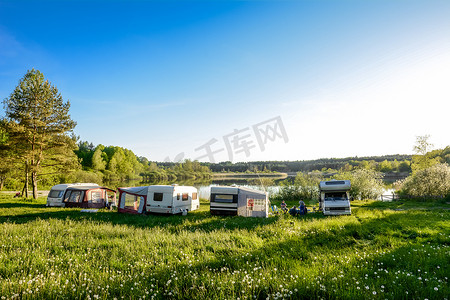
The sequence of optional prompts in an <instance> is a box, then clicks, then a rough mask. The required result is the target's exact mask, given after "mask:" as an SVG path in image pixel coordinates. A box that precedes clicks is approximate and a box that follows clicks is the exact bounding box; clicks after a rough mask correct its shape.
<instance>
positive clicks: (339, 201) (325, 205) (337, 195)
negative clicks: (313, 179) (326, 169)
mask: <svg viewBox="0 0 450 300" xmlns="http://www.w3.org/2000/svg"><path fill="white" fill-rule="evenodd" d="M350 187H351V184H350V180H330V181H321V182H320V184H319V190H320V199H319V210H320V211H322V212H323V214H324V215H350V214H351V213H352V211H351V208H350V200H349V194H348V191H349V190H350Z"/></svg>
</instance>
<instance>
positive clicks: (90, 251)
mask: <svg viewBox="0 0 450 300" xmlns="http://www.w3.org/2000/svg"><path fill="white" fill-rule="evenodd" d="M44 204H45V199H39V200H37V201H33V202H28V201H24V200H20V199H13V198H12V196H10V195H0V295H1V296H2V297H4V298H2V299H5V298H6V299H12V298H22V299H32V298H33V299H34V298H46V299H47V298H49V299H59V298H61V299H65V298H69V299H72V298H75V299H78V298H79V299H85V298H91V299H97V298H98V299H114V298H117V299H121V298H126V299H130V298H131V299H139V298H142V299H149V298H150V299H151V298H154V299H163V298H164V299H194V298H195V299H237V298H239V299H266V298H270V299H276V298H277V299H282V298H285V299H289V298H291V299H302V298H305V299H311V298H313V299H315V298H317V299H318V298H322V299H425V298H427V299H444V298H446V297H448V295H449V294H450V289H449V288H448V276H449V274H450V270H449V262H450V255H449V254H450V253H449V252H450V251H449V243H450V220H449V210H448V208H449V206H450V205H448V204H446V203H442V202H440V203H437V202H436V203H426V202H392V203H381V202H372V201H369V202H363V201H359V202H358V201H355V202H353V203H352V206H353V207H352V215H351V216H337V217H324V216H322V215H321V214H308V215H306V216H302V217H296V218H294V217H291V216H289V215H279V216H274V217H270V218H267V219H256V218H242V217H215V216H211V215H210V214H209V206H208V203H207V202H202V206H201V209H200V210H199V211H195V212H190V213H189V214H188V215H187V216H164V215H162V216H161V215H149V216H141V215H126V214H118V213H117V212H114V211H107V210H100V211H99V212H98V213H95V214H92V213H81V212H80V210H79V209H64V208H47V207H45V205H44ZM294 204H295V203H288V205H289V206H292V205H294ZM278 205H279V204H278Z"/></svg>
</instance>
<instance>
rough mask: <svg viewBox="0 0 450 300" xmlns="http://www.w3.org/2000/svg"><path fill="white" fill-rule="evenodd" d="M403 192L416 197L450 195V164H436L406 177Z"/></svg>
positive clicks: (402, 187)
mask: <svg viewBox="0 0 450 300" xmlns="http://www.w3.org/2000/svg"><path fill="white" fill-rule="evenodd" d="M401 193H402V194H407V195H411V196H414V197H427V196H429V197H445V196H448V195H450V166H449V165H448V164H446V163H443V164H436V165H433V166H431V167H429V168H426V169H423V170H419V171H417V172H416V173H414V174H413V175H411V176H409V177H408V178H406V180H405V181H404V182H403V184H402V186H401Z"/></svg>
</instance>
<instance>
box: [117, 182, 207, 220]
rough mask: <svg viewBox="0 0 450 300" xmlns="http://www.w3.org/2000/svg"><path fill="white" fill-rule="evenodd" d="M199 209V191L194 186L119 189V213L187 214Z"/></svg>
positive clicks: (151, 186) (154, 186)
mask: <svg viewBox="0 0 450 300" xmlns="http://www.w3.org/2000/svg"><path fill="white" fill-rule="evenodd" d="M199 207H200V200H199V198H198V191H197V189H196V188H195V187H192V186H178V185H150V186H145V187H132V188H119V206H118V210H119V212H127V213H145V212H153V213H163V214H179V213H182V214H186V213H187V212H189V211H194V210H197V209H198V208H199Z"/></svg>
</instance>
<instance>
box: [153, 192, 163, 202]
mask: <svg viewBox="0 0 450 300" xmlns="http://www.w3.org/2000/svg"><path fill="white" fill-rule="evenodd" d="M163 195H164V194H163V193H154V194H153V201H163Z"/></svg>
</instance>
